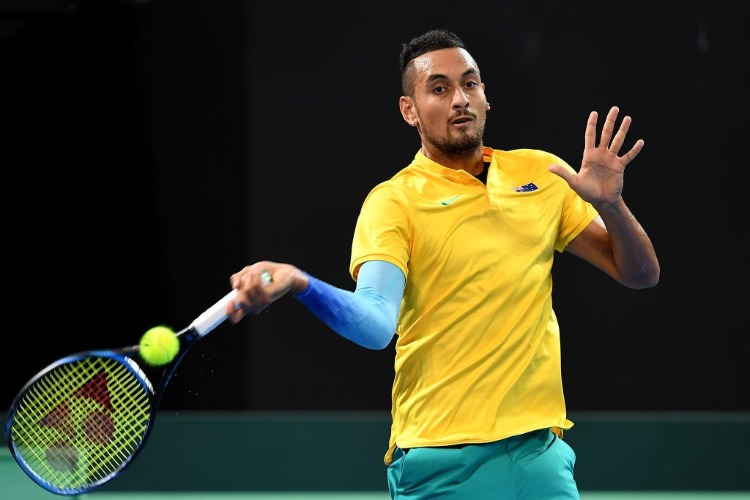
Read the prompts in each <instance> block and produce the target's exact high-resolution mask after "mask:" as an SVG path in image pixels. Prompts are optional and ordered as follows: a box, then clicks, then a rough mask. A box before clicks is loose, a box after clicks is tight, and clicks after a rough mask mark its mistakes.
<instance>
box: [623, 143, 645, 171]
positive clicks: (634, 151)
mask: <svg viewBox="0 0 750 500" xmlns="http://www.w3.org/2000/svg"><path fill="white" fill-rule="evenodd" d="M644 144H645V143H644V142H643V139H638V140H637V141H636V142H635V145H634V146H633V147H632V148H630V151H628V152H627V153H625V154H624V155H622V156H621V157H620V160H622V164H623V165H627V164H628V163H630V162H631V161H633V160H635V157H636V156H638V153H640V152H641V150H642V149H643V145H644Z"/></svg>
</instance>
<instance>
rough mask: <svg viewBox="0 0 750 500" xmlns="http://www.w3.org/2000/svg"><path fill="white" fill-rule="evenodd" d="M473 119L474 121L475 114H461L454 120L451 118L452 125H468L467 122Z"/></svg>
mask: <svg viewBox="0 0 750 500" xmlns="http://www.w3.org/2000/svg"><path fill="white" fill-rule="evenodd" d="M473 121H474V117H473V116H470V115H462V116H459V117H458V118H456V119H454V120H451V125H458V126H462V125H466V124H467V123H471V122H473Z"/></svg>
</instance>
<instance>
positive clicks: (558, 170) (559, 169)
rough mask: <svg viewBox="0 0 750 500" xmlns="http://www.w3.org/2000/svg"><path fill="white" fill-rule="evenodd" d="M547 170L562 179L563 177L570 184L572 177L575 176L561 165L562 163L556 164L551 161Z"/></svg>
mask: <svg viewBox="0 0 750 500" xmlns="http://www.w3.org/2000/svg"><path fill="white" fill-rule="evenodd" d="M548 169H549V171H550V172H552V173H553V174H556V175H558V176H560V177H562V178H563V179H565V180H566V181H567V182H568V184H570V183H571V182H572V181H573V178H574V177H575V174H574V173H573V172H571V171H570V170H568V169H567V168H565V167H563V166H562V165H558V164H557V163H553V164H551V165H550V166H549V167H548Z"/></svg>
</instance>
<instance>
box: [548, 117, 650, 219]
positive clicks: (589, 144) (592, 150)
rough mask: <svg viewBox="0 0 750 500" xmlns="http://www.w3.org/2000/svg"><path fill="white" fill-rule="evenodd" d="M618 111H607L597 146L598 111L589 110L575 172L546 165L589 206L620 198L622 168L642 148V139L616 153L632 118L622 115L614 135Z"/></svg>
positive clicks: (608, 202)
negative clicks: (625, 151)
mask: <svg viewBox="0 0 750 500" xmlns="http://www.w3.org/2000/svg"><path fill="white" fill-rule="evenodd" d="M619 112H620V109H619V108H618V107H617V106H612V108H611V109H610V110H609V113H607V119H606V120H605V121H604V126H603V127H602V136H601V139H600V141H599V144H598V145H597V144H596V122H597V119H598V114H597V112H596V111H592V112H591V114H590V115H589V119H588V122H587V123H586V133H585V136H584V148H583V161H582V162H581V168H580V170H579V171H578V173H574V172H571V171H570V170H567V169H565V168H563V167H562V166H561V165H550V167H549V170H550V172H552V173H555V174H557V175H559V176H560V177H562V178H563V179H565V180H566V181H567V183H568V184H569V185H570V187H571V188H573V190H574V191H575V192H577V193H578V194H579V195H580V196H581V197H582V198H583V199H584V200H586V201H588V202H590V203H592V204H593V205H599V204H603V203H607V204H612V203H617V202H618V201H619V200H620V199H621V196H622V186H623V174H624V172H625V167H626V166H627V165H628V164H629V163H630V162H631V161H633V160H634V159H635V157H636V156H638V153H640V152H641V149H643V144H644V143H643V140H642V139H639V140H638V141H636V143H635V145H634V146H633V147H632V148H631V149H630V151H628V152H627V153H625V154H624V155H622V156H617V155H618V154H619V152H620V149H621V148H622V145H623V143H624V142H625V137H626V136H627V134H628V129H629V128H630V123H631V121H632V120H631V118H630V117H629V116H625V117H624V118H623V119H622V122H621V123H620V128H619V130H618V131H617V134H614V130H615V121H616V120H617V115H618V113H619ZM613 134H614V137H613Z"/></svg>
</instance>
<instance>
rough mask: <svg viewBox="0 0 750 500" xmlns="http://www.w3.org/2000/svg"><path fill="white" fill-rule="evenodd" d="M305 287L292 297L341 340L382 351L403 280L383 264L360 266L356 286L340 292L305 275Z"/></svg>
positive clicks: (391, 330) (391, 332)
mask: <svg viewBox="0 0 750 500" xmlns="http://www.w3.org/2000/svg"><path fill="white" fill-rule="evenodd" d="M308 282H309V285H308V286H307V288H305V290H304V291H302V292H300V293H298V294H296V295H294V297H295V298H297V300H299V301H300V302H302V303H303V304H304V305H305V306H306V307H307V308H308V309H309V310H310V311H311V312H312V313H313V314H314V315H315V316H317V317H318V318H319V319H321V320H322V321H323V322H324V323H325V324H326V325H328V326H329V327H330V328H331V329H332V330H333V331H335V332H336V333H338V334H339V335H341V336H342V337H344V338H346V339H349V340H351V341H352V342H355V343H357V344H359V345H361V346H362V347H366V348H368V349H384V348H385V347H387V346H388V344H389V343H390V341H391V339H392V338H393V335H394V334H395V333H396V325H397V324H398V313H399V310H400V308H401V300H402V299H403V297H404V283H405V282H406V277H405V276H404V273H403V272H401V269H399V268H398V267H396V266H394V265H393V264H391V263H389V262H385V261H380V260H375V261H369V262H365V263H364V264H362V267H360V269H359V275H358V276H357V287H356V289H355V290H354V291H353V292H351V291H348V290H342V289H341V288H337V287H335V286H333V285H330V284H328V283H326V282H324V281H321V280H319V279H317V278H314V277H312V276H310V275H308Z"/></svg>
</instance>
